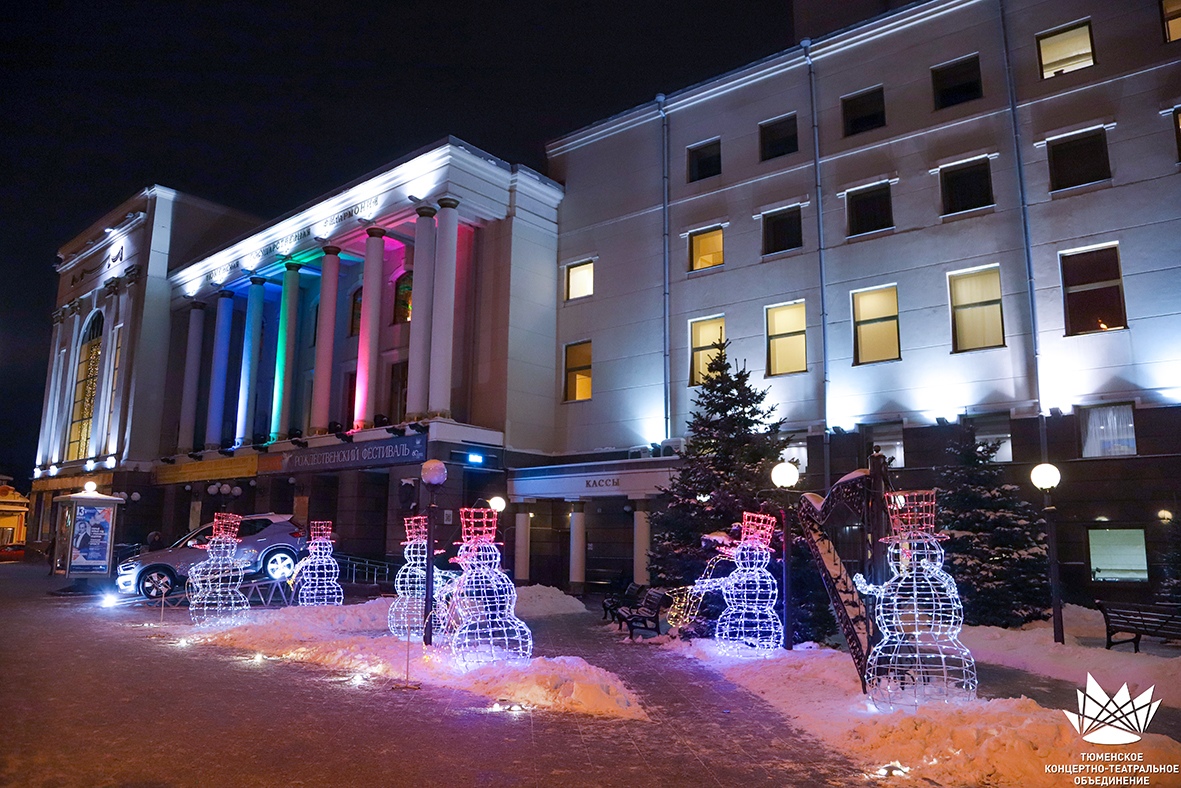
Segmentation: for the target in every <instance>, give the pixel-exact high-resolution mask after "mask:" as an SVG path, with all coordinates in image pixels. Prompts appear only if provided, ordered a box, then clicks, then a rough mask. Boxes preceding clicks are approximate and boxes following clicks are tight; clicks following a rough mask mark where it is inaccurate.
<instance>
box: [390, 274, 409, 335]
mask: <svg viewBox="0 0 1181 788" xmlns="http://www.w3.org/2000/svg"><path fill="white" fill-rule="evenodd" d="M413 290H414V272H413V271H407V272H406V273H404V274H402V275H401V276H399V277H398V278H397V279H395V280H394V322H395V323H409V322H410V305H411V300H410V294H411V292H412V291H413Z"/></svg>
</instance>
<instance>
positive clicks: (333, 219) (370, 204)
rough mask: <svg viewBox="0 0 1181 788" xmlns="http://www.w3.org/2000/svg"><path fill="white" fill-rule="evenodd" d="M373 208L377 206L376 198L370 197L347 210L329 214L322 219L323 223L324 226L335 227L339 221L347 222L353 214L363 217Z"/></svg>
mask: <svg viewBox="0 0 1181 788" xmlns="http://www.w3.org/2000/svg"><path fill="white" fill-rule="evenodd" d="M375 208H377V198H376V197H370V198H369V199H368V200H365V201H364V202H362V203H358V204H356V205H354V206H353V207H352V208H349V209H348V210H344V211H341V212H340V213H338V214H336V215H335V216H329V217H328V218H327V219H325V220H324V222H323V224H324V226H325V227H335V226H336V225H338V224H340V223H341V222H347V221H348V220H349V219H352V218H353V217H355V216H360V217H361V218H365V216H364V215H365V214H367V213H370V212H371V211H373V210H374V209H375Z"/></svg>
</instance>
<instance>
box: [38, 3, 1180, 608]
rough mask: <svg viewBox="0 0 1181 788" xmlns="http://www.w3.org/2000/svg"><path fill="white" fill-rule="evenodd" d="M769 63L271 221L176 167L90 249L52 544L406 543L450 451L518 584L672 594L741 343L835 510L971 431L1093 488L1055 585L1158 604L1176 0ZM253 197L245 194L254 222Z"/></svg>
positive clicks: (67, 353) (66, 377) (51, 417)
mask: <svg viewBox="0 0 1181 788" xmlns="http://www.w3.org/2000/svg"><path fill="white" fill-rule="evenodd" d="M795 13H796V20H795V21H796V29H797V32H798V33H799V34H800V35H801V36H807V38H803V39H802V40H801V41H800V42H799V43H798V44H797V45H795V46H793V47H792V48H790V49H787V50H785V51H784V52H781V53H779V54H777V55H774V56H772V57H769V58H766V59H764V60H762V61H759V62H756V63H753V64H751V65H749V66H746V67H743V68H741V69H738V70H736V71H733V72H731V73H729V74H725V75H722V76H719V77H717V78H715V79H712V80H710V81H708V82H705V83H703V84H700V85H697V86H694V87H690V88H687V89H683V90H680V91H679V92H675V93H669V94H668V95H663V94H662V95H660V96H657V97H656V98H655V100H654V101H652V102H650V103H647V104H645V105H642V106H639V107H635V108H633V109H630V110H627V111H625V112H622V113H621V114H618V115H615V116H613V117H611V118H608V119H605V120H603V121H600V122H598V123H595V124H593V125H591V126H589V127H587V128H584V129H581V130H578V131H575V132H573V133H571V134H569V135H567V136H565V137H563V138H561V139H558V140H554V141H552V142H551V143H550V144H549V145H548V148H547V156H548V167H547V175H541V174H539V173H537V172H534V171H532V170H530V169H528V168H526V167H523V166H520V165H513V164H510V163H507V162H504V161H502V160H500V159H498V158H496V157H495V156H494V155H492V154H489V153H486V152H484V151H481V150H478V149H476V148H474V147H472V146H470V145H468V144H466V143H464V142H462V141H461V140H458V139H455V138H449V139H446V140H443V141H441V142H439V143H437V144H435V145H432V146H429V147H427V148H425V149H423V150H420V151H417V152H415V153H412V154H409V155H407V156H405V157H404V158H402V159H399V160H398V161H395V162H394V163H392V164H390V165H387V166H385V167H382V168H381V169H379V170H376V171H375V172H372V173H370V174H368V175H365V176H363V177H361V178H359V179H357V180H354V181H352V182H350V183H348V184H345V185H343V186H341V187H339V188H338V189H335V190H333V191H332V192H330V193H329V194H326V195H324V196H322V197H320V198H319V199H317V200H315V201H314V202H312V203H310V204H308V205H304V206H301V207H298V208H295V209H294V210H292V211H291V212H290V213H288V214H286V215H285V216H282V217H279V218H278V219H275V220H273V221H269V222H262V223H260V222H259V221H257V220H253V219H251V218H249V217H248V216H245V215H243V214H240V213H237V212H235V211H231V210H229V209H226V208H222V207H220V206H217V205H214V204H211V203H208V202H205V201H203V200H199V199H196V198H193V197H189V196H187V195H183V194H178V193H176V192H174V191H171V190H169V189H166V188H163V187H160V186H154V187H151V188H148V189H145V190H144V191H143V192H141V193H140V194H137V195H135V196H133V197H132V198H131V199H129V200H128V201H127V202H126V203H124V204H123V205H121V206H119V207H117V208H116V209H114V210H113V211H112V212H111V213H110V214H108V215H107V216H106V217H104V218H103V219H101V220H99V221H98V222H96V223H95V224H94V225H92V226H91V227H90V228H89V229H88V230H86V231H85V232H83V233H82V234H81V235H79V236H78V237H77V238H75V239H73V240H72V241H70V242H69V243H67V244H66V245H65V246H64V247H62V249H61V251H60V258H61V259H60V262H59V263H58V266H57V270H58V273H59V276H60V286H59V291H58V308H57V310H56V311H55V312H54V314H53V320H54V334H53V346H52V355H51V357H50V360H49V368H48V372H47V387H46V397H45V406H44V415H43V418H42V426H41V439H40V445H39V448H38V454H37V457H36V467H35V468H34V470H33V475H34V482H33V494H32V496H31V504H30V506H31V514H30V521H29V538H30V540H36V539H38V538H40V539H41V540H42V541H45V540H48V538H49V535H50V533H51V531H52V528H53V527H54V524H55V522H56V520H55V517H54V514H53V511H54V510H53V503H52V502H53V499H54V498H55V497H57V496H59V495H62V494H64V493H69V492H73V491H76V490H79V489H81V487H82V485H83V484H84V483H85V482H86V481H87V480H93V481H96V482H97V483H98V485H99V489H100V491H102V492H107V493H113V494H117V495H120V497H123V496H126V500H127V503H126V505H125V506H123V507H121V508H122V513H121V517H122V523H123V525H122V526H120V530H119V534H118V540H119V541H124V542H137V541H144V539H145V538H146V534H147V533H148V532H149V531H152V530H162V531H164V533H165V538H166V539H169V538H178V537H180V536H181V535H183V534H184V533H186V532H187V531H188V530H189V529H191V528H194V527H197V526H198V525H200V524H202V523H205V522H207V521H209V520H210V519H211V517H212V514H213V512H215V511H223V510H229V511H234V512H239V513H243V514H246V513H250V512H265V511H275V512H292V513H294V514H295V515H296V516H297V517H298V518H303V519H331V520H333V521H334V522H335V524H336V529H337V532H338V537H339V543H338V551H339V552H342V553H346V554H351V555H357V556H362V557H368V558H383V557H385V556H394V557H397V556H400V554H401V545H400V542H401V541H402V538H403V529H402V517H403V516H405V515H406V514H409V513H411V511H412V510H415V509H421V507H422V506H425V504H426V501H427V491H426V490H425V489H421V487H422V485H421V484H420V483H419V481H418V473H419V467H420V465H421V463H422V462H423V460H425V459H427V458H436V459H440V460H443V461H444V462H445V463H447V467H448V471H449V478H448V481H447V482H446V484H445V485H444V486H443V487H442V488H441V489H440V490H439V491H438V496H437V500H438V503H439V506H440V507H441V509H442V517H441V519H442V521H443V523H444V535H443V536H444V538H443V541H444V543H447V544H448V546H449V543H450V542H451V541H453V540H452V539H451V538H450V532H449V531H448V530H447V529H455V530H456V531H457V529H458V516H457V514H456V513H455V510H456V509H457V508H458V507H460V506H466V505H471V504H472V503H473V502H474V501H475V500H476V499H478V498H491V497H492V496H494V495H500V496H502V497H504V498H506V499H507V500H509V501H510V506H509V509H508V510H507V511H506V512H505V513H504V514H503V515H502V534H503V538H504V540H505V541H506V542H507V543H508V546H507V547H506V550H505V553H506V564H507V565H508V567H509V568H510V569H511V570H512V571H513V572H514V574H515V577H516V579H517V581H518V582H546V583H549V584H553V585H559V586H563V587H566V588H568V589H570V590H571V591H574V592H578V591H581V590H582V589H583V588H584V587H585V586H586V585H587V584H591V585H594V584H597V583H603V582H608V581H613V580H617V579H624V580H630V579H633V578H634V579H636V580H637V581H638V582H647V579H648V576H647V568H646V562H645V552H646V550H647V549H648V545H649V540H650V535H649V526H648V513H649V511H651V510H652V509H653V508H655V507H658V506H659V505H660V495H661V487H662V486H664V485H667V484H668V481H669V478H670V474H671V472H672V471H673V470H674V469H675V467H676V464H677V462H678V458H677V450H678V449H679V448H680V447H681V446H682V445H683V438H684V432H685V423H686V421H687V419H688V417H689V415H690V412H691V410H692V404H693V398H694V395H695V391H696V389H695V386H696V385H697V383H698V382H699V380H700V376H701V374H702V372H703V370H704V369H705V367H706V364H707V363H708V360H709V356H710V353H711V352H712V351H711V346H712V345H713V343H715V342H716V341H717V340H719V339H724V340H726V341H728V342H729V343H730V349H729V354H730V357H731V359H732V360H733V361H734V362H736V363H738V364H745V366H746V367H747V368H748V369H749V370H751V372H752V375H751V380H752V382H753V383H754V384H755V385H756V386H758V387H759V388H762V389H766V390H767V391H768V392H769V393H768V402H771V403H774V404H775V406H776V409H777V411H776V412H777V415H778V416H781V417H783V418H785V419H786V427H787V429H788V431H789V432H790V433H791V434H792V435H793V440H792V445H791V447H790V448H789V450H788V456H789V457H790V458H791V459H794V460H796V461H798V462H799V464H800V467H801V470H802V471H803V472H804V475H803V480H802V481H801V483H800V485H799V488H800V489H802V490H814V491H817V492H823V491H824V490H825V488H826V487H827V485H829V484H830V483H831V482H833V481H835V480H836V479H838V478H840V477H841V476H842V475H843V474H845V473H847V472H849V471H851V470H853V469H856V468H858V467H864V466H865V464H866V462H867V452H868V451H870V450H871V448H872V446H874V445H878V446H880V447H881V448H882V451H883V452H884V453H885V454H886V455H888V456H890V457H892V458H893V461H892V465H891V467H892V469H893V475H894V482H895V485H896V486H898V487H920V486H930V485H931V484H933V480H934V475H933V469H934V468H935V467H937V466H939V465H941V464H945V462H946V461H947V460H946V454H945V453H944V446H945V445H946V443H947V441H948V439H949V438H951V437H953V436H954V435H955V434H956V431H957V430H959V429H960V428H961V427H962V425H966V424H971V425H972V426H973V427H974V428H975V430H976V434H977V435H978V436H979V437H981V438H986V439H989V440H995V441H999V442H1000V447H1001V448H1000V451H999V453H998V455H997V461H998V462H1001V463H1003V464H1004V466H1005V468H1006V473H1007V475H1008V478H1009V481H1011V482H1012V483H1015V484H1018V485H1021V486H1022V489H1023V491H1024V493H1025V495H1026V497H1027V498H1029V499H1030V500H1038V497H1037V496H1038V494H1039V493H1038V492H1037V491H1035V490H1034V489H1033V488H1032V485H1031V484H1030V483H1029V480H1028V479H1029V469H1030V467H1031V466H1032V465H1034V464H1037V463H1039V462H1042V461H1043V460H1048V461H1051V462H1053V463H1055V464H1056V465H1057V466H1058V467H1059V469H1060V470H1061V473H1062V482H1061V484H1060V486H1059V487H1058V489H1057V490H1055V492H1054V502H1055V504H1056V505H1057V507H1058V522H1059V528H1058V532H1059V540H1060V542H1061V548H1060V551H1061V556H1062V560H1063V577H1064V580H1065V582H1066V584H1067V586H1068V588H1069V590H1070V592H1071V593H1072V594H1074V595H1076V596H1078V597H1080V598H1085V597H1095V596H1099V597H1104V598H1115V597H1119V596H1121V595H1127V596H1132V597H1142V596H1144V595H1145V594H1147V593H1148V589H1149V587H1150V584H1151V583H1153V582H1155V581H1157V580H1158V579H1159V577H1160V571H1161V567H1160V563H1161V560H1162V553H1163V551H1164V549H1165V548H1166V544H1165V541H1166V533H1167V529H1168V526H1169V524H1170V523H1171V522H1172V519H1173V517H1174V516H1175V514H1181V509H1179V506H1181V503H1179V501H1178V494H1179V492H1181V341H1178V337H1179V336H1181V175H1179V169H1181V165H1179V161H1181V0H1137V2H1134V3H1108V2H1102V1H1101V0H1076V1H1074V2H1066V1H1065V0H1040V2H1039V1H1035V0H931V1H930V2H912V3H907V4H900V3H894V2H889V0H858V1H857V2H850V3H844V4H841V5H839V6H836V5H834V4H829V3H822V2H797V3H796V11H795ZM245 207H246V208H247V209H249V206H245Z"/></svg>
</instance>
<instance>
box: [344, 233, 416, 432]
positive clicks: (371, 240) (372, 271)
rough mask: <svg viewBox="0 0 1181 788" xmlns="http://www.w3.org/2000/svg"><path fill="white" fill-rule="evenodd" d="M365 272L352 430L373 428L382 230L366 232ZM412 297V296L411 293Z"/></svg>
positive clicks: (379, 313) (379, 332) (379, 330)
mask: <svg viewBox="0 0 1181 788" xmlns="http://www.w3.org/2000/svg"><path fill="white" fill-rule="evenodd" d="M365 232H366V233H368V235H369V237H368V238H366V239H365V269H364V271H363V272H362V273H361V331H360V335H359V336H358V337H357V393H356V397H355V398H354V400H353V429H355V430H362V429H367V428H369V427H372V426H373V415H374V413H375V409H376V407H377V379H378V373H379V368H378V363H379V360H380V358H381V357H380V355H379V354H378V350H377V347H378V339H379V338H380V336H381V290H382V288H381V269H382V263H383V260H384V258H385V230H383V229H382V228H380V227H370V228H369V229H367V230H366V231H365ZM411 297H413V294H411Z"/></svg>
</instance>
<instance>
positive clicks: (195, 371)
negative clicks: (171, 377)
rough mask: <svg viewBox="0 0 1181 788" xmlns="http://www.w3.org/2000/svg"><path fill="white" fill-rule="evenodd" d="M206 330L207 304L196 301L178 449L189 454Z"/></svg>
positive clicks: (191, 316)
mask: <svg viewBox="0 0 1181 788" xmlns="http://www.w3.org/2000/svg"><path fill="white" fill-rule="evenodd" d="M204 331H205V304H203V303H201V302H200V301H194V302H193V303H192V305H191V306H190V308H189V339H188V344H187V345H186V346H185V380H184V388H183V389H181V394H180V432H179V433H178V435H177V438H176V442H177V451H178V452H179V453H181V454H188V453H189V452H191V451H192V450H193V443H194V441H193V438H194V435H193V433H194V432H195V431H196V429H197V381H198V379H199V378H200V375H201V339H202V334H203V333H204Z"/></svg>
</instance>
